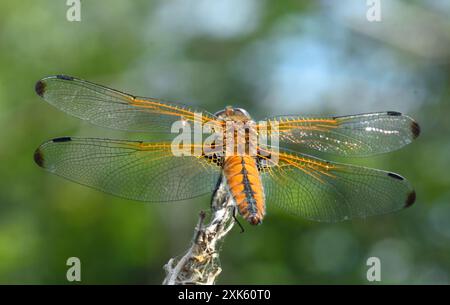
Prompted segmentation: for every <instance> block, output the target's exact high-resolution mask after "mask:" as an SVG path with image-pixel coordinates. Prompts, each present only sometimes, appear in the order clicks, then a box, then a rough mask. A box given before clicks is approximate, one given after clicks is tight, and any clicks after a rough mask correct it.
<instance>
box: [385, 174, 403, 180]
mask: <svg viewBox="0 0 450 305" xmlns="http://www.w3.org/2000/svg"><path fill="white" fill-rule="evenodd" d="M388 176H389V177H392V178H395V179H398V180H405V179H404V178H403V177H402V176H400V175H397V174H396V173H388Z"/></svg>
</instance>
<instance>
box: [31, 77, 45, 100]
mask: <svg viewBox="0 0 450 305" xmlns="http://www.w3.org/2000/svg"><path fill="white" fill-rule="evenodd" d="M45 87H46V85H45V83H44V82H43V81H41V80H38V81H37V83H36V85H34V91H36V93H37V95H39V96H40V97H43V96H44V92H45Z"/></svg>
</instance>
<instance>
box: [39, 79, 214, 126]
mask: <svg viewBox="0 0 450 305" xmlns="http://www.w3.org/2000/svg"><path fill="white" fill-rule="evenodd" d="M35 90H36V93H37V94H38V95H40V96H41V97H42V98H44V99H45V100H46V101H47V102H48V103H50V104H51V105H53V106H55V107H56V108H58V109H60V110H62V111H64V112H67V113H69V114H71V115H73V116H75V117H78V118H80V119H83V120H86V121H89V122H91V123H93V124H95V125H99V126H102V127H108V128H113V129H120V130H127V131H138V132H153V133H170V130H171V126H172V123H173V122H175V121H178V120H184V121H187V122H194V114H195V113H201V114H202V118H201V121H200V123H206V122H209V121H213V120H214V116H213V115H212V114H210V113H208V112H207V111H204V110H201V109H199V108H193V107H188V106H185V105H182V104H177V103H172V102H165V101H161V100H158V99H153V98H145V97H136V96H133V95H130V94H126V93H123V92H120V91H117V90H114V89H110V88H107V87H104V86H100V85H96V84H93V83H91V82H88V81H84V80H81V79H77V78H74V77H70V76H65V75H57V76H50V77H46V78H43V79H41V80H39V81H38V82H37V83H36V86H35ZM177 131H178V130H177Z"/></svg>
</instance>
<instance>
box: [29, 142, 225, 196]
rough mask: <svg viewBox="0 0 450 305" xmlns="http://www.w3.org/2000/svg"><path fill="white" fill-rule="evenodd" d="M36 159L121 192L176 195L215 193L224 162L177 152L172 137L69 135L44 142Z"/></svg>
mask: <svg viewBox="0 0 450 305" xmlns="http://www.w3.org/2000/svg"><path fill="white" fill-rule="evenodd" d="M34 159H35V161H36V163H37V164H38V165H39V166H41V167H43V168H45V169H47V170H48V171H50V172H52V173H54V174H57V175H59V176H62V177H64V178H67V179H69V180H72V181H75V182H78V183H80V184H83V185H87V186H90V187H92V188H95V189H99V190H102V191H104V192H107V193H110V194H114V195H117V196H120V197H124V198H128V199H134V200H142V201H152V202H164V201H176V200H183V199H189V198H193V197H196V196H200V195H203V194H207V193H211V192H212V191H213V190H214V188H215V186H216V184H217V181H218V179H219V176H220V170H221V168H220V167H219V166H217V165H215V164H214V163H211V162H208V161H207V160H206V159H205V158H203V157H174V156H173V155H172V154H171V148H170V143H145V142H133V141H122V140H109V139H83V138H73V137H64V138H56V139H53V140H50V141H48V142H45V143H44V144H42V145H41V146H40V147H39V148H38V149H37V150H36V152H35V155H34Z"/></svg>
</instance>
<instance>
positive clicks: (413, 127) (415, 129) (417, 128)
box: [411, 121, 420, 139]
mask: <svg viewBox="0 0 450 305" xmlns="http://www.w3.org/2000/svg"><path fill="white" fill-rule="evenodd" d="M411 132H412V134H413V137H414V139H415V138H417V137H418V136H419V135H420V126H419V124H417V122H415V121H413V122H412V123H411Z"/></svg>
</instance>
